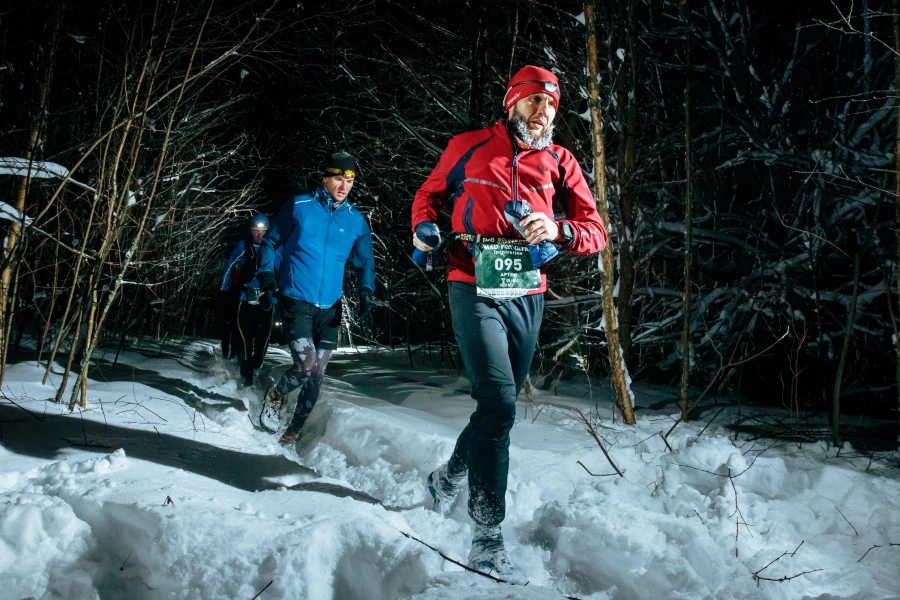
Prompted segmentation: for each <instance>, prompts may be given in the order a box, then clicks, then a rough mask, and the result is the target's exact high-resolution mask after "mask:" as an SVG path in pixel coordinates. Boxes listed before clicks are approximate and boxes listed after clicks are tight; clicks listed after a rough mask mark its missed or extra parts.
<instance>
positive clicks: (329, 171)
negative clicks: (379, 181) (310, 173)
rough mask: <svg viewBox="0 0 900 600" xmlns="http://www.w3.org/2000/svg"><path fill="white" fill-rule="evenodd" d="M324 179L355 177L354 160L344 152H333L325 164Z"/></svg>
mask: <svg viewBox="0 0 900 600" xmlns="http://www.w3.org/2000/svg"><path fill="white" fill-rule="evenodd" d="M324 177H356V159H355V158H353V157H352V156H350V155H349V154H347V153H346V152H335V153H334V154H332V155H331V156H330V157H328V162H326V163H325V175H324Z"/></svg>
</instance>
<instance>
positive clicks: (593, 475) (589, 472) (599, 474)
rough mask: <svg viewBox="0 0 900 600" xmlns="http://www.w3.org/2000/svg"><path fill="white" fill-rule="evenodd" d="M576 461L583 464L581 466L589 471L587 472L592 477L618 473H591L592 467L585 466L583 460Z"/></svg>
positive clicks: (610, 475)
mask: <svg viewBox="0 0 900 600" xmlns="http://www.w3.org/2000/svg"><path fill="white" fill-rule="evenodd" d="M575 462H576V463H578V464H579V465H581V468H582V469H584V470H585V471H587V474H588V475H590V476H591V477H612V476H613V475H618V473H591V471H590V469H588V468H587V467H586V466H584V463H583V462H581V461H580V460H576V461H575Z"/></svg>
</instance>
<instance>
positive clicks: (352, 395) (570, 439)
mask: <svg viewBox="0 0 900 600" xmlns="http://www.w3.org/2000/svg"><path fill="white" fill-rule="evenodd" d="M110 358H111V357H110ZM286 360H287V357H286V355H285V354H284V353H283V352H281V351H280V350H277V349H274V350H271V351H270V355H269V359H268V361H267V362H268V365H267V367H266V371H264V373H263V380H264V381H265V382H268V381H271V380H272V379H273V377H274V376H275V375H276V374H277V373H278V371H279V365H283V364H285V362H286ZM406 360H407V359H406V356H405V354H402V355H396V356H395V355H391V354H389V353H381V354H375V353H366V354H359V353H355V352H341V353H338V354H336V355H335V357H334V359H333V361H332V363H331V364H330V365H329V371H328V379H327V381H326V386H325V390H324V392H323V396H322V399H321V401H320V404H319V406H317V408H316V410H315V411H314V413H313V416H312V418H311V420H310V422H309V423H308V424H307V426H306V428H305V429H304V432H303V438H302V440H301V443H300V444H299V445H298V447H297V448H296V451H294V450H290V451H285V450H282V449H281V448H279V447H278V446H277V445H276V444H274V440H273V438H272V437H271V436H268V435H266V434H264V433H261V432H259V431H257V430H255V429H254V428H253V427H252V425H251V423H250V420H249V419H248V418H247V416H248V412H247V411H248V409H249V410H250V412H251V413H253V412H256V411H258V407H259V401H260V398H259V396H260V395H261V392H249V391H244V390H238V389H237V388H236V386H235V384H234V377H235V374H236V373H235V369H234V367H233V366H232V365H231V364H227V363H225V362H223V361H221V360H220V359H217V358H215V356H214V352H213V347H212V345H210V344H207V343H186V344H183V345H182V346H180V347H170V348H144V349H141V348H137V349H136V350H135V351H132V352H130V353H127V354H126V355H124V357H123V358H121V359H120V361H119V365H118V366H117V368H116V369H111V368H110V365H108V364H107V365H106V366H105V368H103V369H101V370H95V371H94V372H93V377H94V379H93V381H92V382H91V385H90V388H89V394H88V395H89V398H90V404H89V406H88V408H87V410H85V411H84V412H80V411H79V412H76V413H74V414H72V415H69V414H67V413H66V411H64V410H62V408H61V407H60V406H58V405H55V404H53V403H51V402H47V401H46V399H47V398H50V397H52V396H53V395H54V393H55V388H53V387H52V386H51V385H48V386H41V385H40V380H41V376H42V374H43V370H42V369H39V368H37V367H36V366H34V364H33V363H30V364H29V363H20V364H15V365H11V366H10V367H9V368H8V369H7V373H6V375H5V380H4V385H3V393H4V398H3V399H0V432H2V440H0V598H3V599H5V598H11V599H19V598H26V597H29V596H31V597H35V598H54V599H56V598H67V599H68V598H73V599H81V598H85V599H89V598H104V599H105V598H123V599H124V598H128V599H142V598H192V599H199V598H210V599H213V598H247V599H248V600H249V599H250V598H253V597H254V595H255V594H257V593H258V592H260V590H263V588H265V591H263V592H262V593H261V594H260V596H259V598H260V599H261V600H265V599H269V598H271V599H274V598H292V599H293V598H311V599H319V598H337V599H353V598H384V599H392V598H417V599H421V600H437V599H451V598H452V599H457V598H525V599H550V598H552V599H558V598H561V597H564V596H573V597H578V598H593V599H617V600H619V599H621V600H625V599H632V598H681V599H691V600H694V599H698V600H699V599H706V598H717V599H732V598H733V599H743V598H778V599H781V598H784V599H788V598H790V599H794V598H796V599H798V600H799V599H802V598H821V599H822V600H824V599H826V598H846V599H849V598H853V599H855V600H862V599H883V598H893V597H900V569H898V565H900V546H890V545H889V544H892V543H900V522H898V519H900V483H898V471H897V470H896V469H895V468H893V467H891V466H890V465H888V464H885V462H884V461H883V460H881V459H875V460H873V461H872V462H871V463H870V462H869V460H868V459H859V460H858V461H857V460H854V459H853V458H852V456H853V453H852V449H850V448H844V449H842V451H841V454H840V456H838V455H837V453H836V452H835V451H834V450H832V449H828V448H826V447H825V446H824V445H822V444H818V445H816V444H813V445H803V446H802V447H801V448H798V446H797V445H794V444H774V443H771V442H769V443H765V442H762V441H757V442H750V443H747V442H744V441H742V440H741V439H738V440H736V441H733V440H732V436H731V432H730V431H728V430H726V429H722V428H719V427H718V426H717V425H715V424H714V425H712V426H710V427H709V428H707V429H706V430H705V431H703V433H702V435H701V436H700V437H698V433H699V432H700V431H701V430H702V429H703V427H704V426H705V425H706V424H705V423H699V424H697V425H693V424H691V425H681V426H679V429H676V432H675V433H674V434H673V436H672V437H671V438H670V443H671V444H672V447H673V450H674V451H673V452H669V451H668V450H667V449H666V447H665V445H664V443H663V441H662V439H661V438H660V437H659V436H658V435H656V436H655V435H654V434H655V433H656V432H658V431H660V430H665V429H668V427H669V426H670V425H671V423H672V420H673V417H672V415H671V414H669V413H668V412H667V410H666V409H665V408H663V409H661V410H657V411H651V410H649V409H645V410H644V411H639V413H638V417H639V424H638V426H637V427H636V428H628V427H626V426H623V425H621V424H619V423H614V422H613V421H612V420H611V419H610V418H609V417H610V415H611V414H612V410H611V407H610V405H609V402H608V398H600V399H599V403H598V405H597V406H598V409H597V411H598V413H599V414H600V415H601V416H602V417H603V418H602V419H600V420H599V423H598V428H599V429H598V431H599V433H600V435H601V436H602V437H603V439H604V440H605V443H606V444H607V447H608V449H609V450H610V454H611V456H612V458H613V460H614V461H615V462H616V464H617V466H618V467H619V469H620V470H622V471H623V472H624V477H618V476H603V477H591V476H590V475H588V473H587V472H586V471H585V469H584V468H582V466H580V465H579V464H578V461H580V462H581V463H583V465H585V466H586V467H587V468H588V469H590V470H591V471H592V472H593V473H599V474H607V473H612V472H613V469H612V467H611V466H610V465H609V464H608V462H607V461H606V459H605V458H604V456H603V454H602V452H601V451H600V450H599V448H598V447H597V445H596V443H595V442H594V440H593V439H592V438H591V437H590V436H588V435H587V434H586V433H585V431H584V428H583V426H582V425H581V424H580V423H579V422H578V420H577V418H575V415H574V413H572V411H571V410H569V407H580V408H582V409H584V411H585V412H588V411H589V409H590V407H591V405H592V402H591V401H589V400H588V398H587V397H584V392H585V390H580V389H578V388H577V387H570V388H569V389H568V390H567V394H563V395H560V396H556V395H552V394H550V393H547V392H539V391H536V392H535V393H534V396H533V398H532V400H533V404H532V405H531V406H526V404H525V403H524V402H522V403H521V404H522V406H521V408H520V414H519V417H520V420H519V421H518V422H517V423H516V426H515V427H514V428H513V432H512V448H511V468H510V482H509V483H510V485H509V495H508V505H509V511H508V516H507V520H506V521H505V522H504V531H505V533H506V538H507V544H508V548H509V550H510V554H511V557H512V559H513V560H514V561H515V562H516V563H517V565H519V567H520V569H521V570H522V571H523V572H525V573H526V574H527V577H528V578H529V580H530V583H529V585H528V586H527V587H522V586H515V587H513V586H509V585H505V584H499V583H495V582H493V581H491V580H489V579H486V578H482V577H479V576H477V575H475V574H471V573H467V572H465V571H463V570H462V569H460V568H459V567H457V566H455V565H453V564H452V563H450V562H447V561H445V560H443V559H442V558H441V557H440V556H439V555H438V554H437V553H435V552H433V551H432V550H430V549H428V548H426V547H425V546H424V545H422V544H420V543H418V542H416V541H414V540H412V539H409V538H408V537H406V536H405V535H404V533H406V534H410V535H412V536H415V537H416V538H418V539H420V540H423V541H425V542H427V543H429V544H431V545H433V546H435V547H437V548H439V549H440V550H441V551H443V552H444V553H445V554H447V555H449V556H451V557H456V558H458V559H465V557H466V554H467V552H468V544H469V542H470V539H471V533H472V530H471V525H470V521H469V519H468V516H467V514H466V510H465V505H466V495H465V493H462V494H461V495H460V497H459V498H458V500H457V503H456V505H455V506H454V509H453V511H452V512H451V514H450V516H449V518H442V517H440V516H438V515H436V514H435V513H432V512H431V511H429V510H427V503H426V492H425V488H424V485H423V483H424V479H425V477H426V475H427V474H428V472H430V471H431V470H432V469H433V468H434V467H436V466H437V465H439V464H440V462H441V461H443V460H446V459H447V457H448V456H449V454H450V452H451V450H452V448H453V444H454V442H455V436H456V434H458V432H459V431H460V430H461V429H462V427H463V425H464V423H465V422H466V419H467V417H468V414H469V413H470V412H471V410H472V401H471V399H469V398H468V395H467V383H466V381H465V379H463V378H461V377H460V376H459V374H458V373H457V371H456V370H455V369H450V368H441V367H440V366H439V365H437V366H432V367H415V368H411V367H409V364H408V362H406ZM55 381H58V377H57V378H56V380H55ZM636 394H637V400H638V403H639V404H644V405H647V404H649V403H651V402H653V401H655V400H658V399H659V398H660V397H664V396H665V395H666V394H665V391H664V390H662V391H661V390H659V389H652V388H641V387H640V386H637V387H636ZM597 395H598V390H597V389H594V393H593V399H594V400H597ZM642 400H643V402H642ZM13 402H14V403H15V404H13ZM662 404H664V403H662ZM669 411H671V408H670V409H669ZM526 412H527V416H526ZM535 415H537V417H536V418H535ZM720 422H725V419H724V418H723V419H721V420H720ZM848 456H849V457H851V458H849V459H848ZM729 473H730V474H731V477H729ZM801 543H802V545H801ZM876 545H877V546H881V547H879V548H875V549H873V550H871V551H870V552H869V553H868V554H866V551H867V550H869V549H870V548H871V547H872V546H876ZM798 546H800V548H799V549H798V550H797V551H796V553H795V554H793V555H790V554H788V555H785V556H782V557H781V558H780V559H779V560H777V561H776V562H774V563H773V564H771V566H769V567H767V568H766V569H765V570H763V571H762V572H760V573H759V574H760V576H762V577H768V578H770V579H779V578H787V577H793V576H795V575H798V574H800V573H803V572H806V571H809V573H806V574H803V575H800V576H798V577H794V578H792V579H790V580H787V581H782V582H776V581H768V580H762V581H758V582H757V581H756V580H755V579H754V577H753V573H754V572H758V571H759V570H760V569H762V568H763V567H765V566H766V565H767V564H768V563H770V562H771V561H773V560H775V559H777V558H779V556H781V555H782V554H783V553H784V552H788V553H790V552H793V551H794V550H795V549H796V548H797V547H798ZM864 555H865V557H864V558H862V559H861V557H863V556H864ZM860 559H861V560H860ZM267 585H268V587H266V586H267Z"/></svg>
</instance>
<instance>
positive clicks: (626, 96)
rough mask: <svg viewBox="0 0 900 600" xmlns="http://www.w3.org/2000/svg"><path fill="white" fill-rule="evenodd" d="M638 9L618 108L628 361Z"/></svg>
mask: <svg viewBox="0 0 900 600" xmlns="http://www.w3.org/2000/svg"><path fill="white" fill-rule="evenodd" d="M637 10H638V3H637V2H635V0H629V2H628V16H627V19H626V29H625V34H624V37H625V38H626V39H625V40H623V41H624V43H623V47H627V48H628V59H627V60H626V62H625V65H627V70H626V72H627V74H628V76H627V77H625V78H624V81H625V83H626V85H623V86H622V87H621V88H620V90H621V91H620V93H619V109H620V111H621V112H622V118H620V119H619V123H622V124H623V126H624V129H623V131H622V134H621V136H620V140H621V143H620V147H619V189H620V192H619V219H620V220H621V221H622V228H621V231H620V238H619V239H620V240H621V243H620V244H619V305H618V306H619V339H620V340H621V344H622V356H623V357H624V359H625V364H626V365H627V364H628V359H629V356H630V355H631V312H632V309H633V296H634V282H635V275H636V272H635V265H634V239H633V234H634V230H635V227H636V217H637V214H636V210H635V205H634V204H635V199H636V198H637V194H635V189H636V181H635V176H636V175H637V167H636V165H635V159H634V155H635V148H634V142H635V135H636V134H637V93H638V87H637V68H638V64H637V46H638V44H637Z"/></svg>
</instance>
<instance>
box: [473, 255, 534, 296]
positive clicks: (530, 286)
mask: <svg viewBox="0 0 900 600" xmlns="http://www.w3.org/2000/svg"><path fill="white" fill-rule="evenodd" d="M475 286H476V288H477V293H478V295H479V296H485V297H487V298H493V299H495V300H506V299H509V298H518V297H520V296H524V295H525V294H527V293H528V292H531V291H534V290H536V289H539V288H540V287H541V272H540V271H539V270H538V269H535V268H534V266H533V265H532V263H531V254H529V253H528V246H526V245H525V244H476V245H475Z"/></svg>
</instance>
